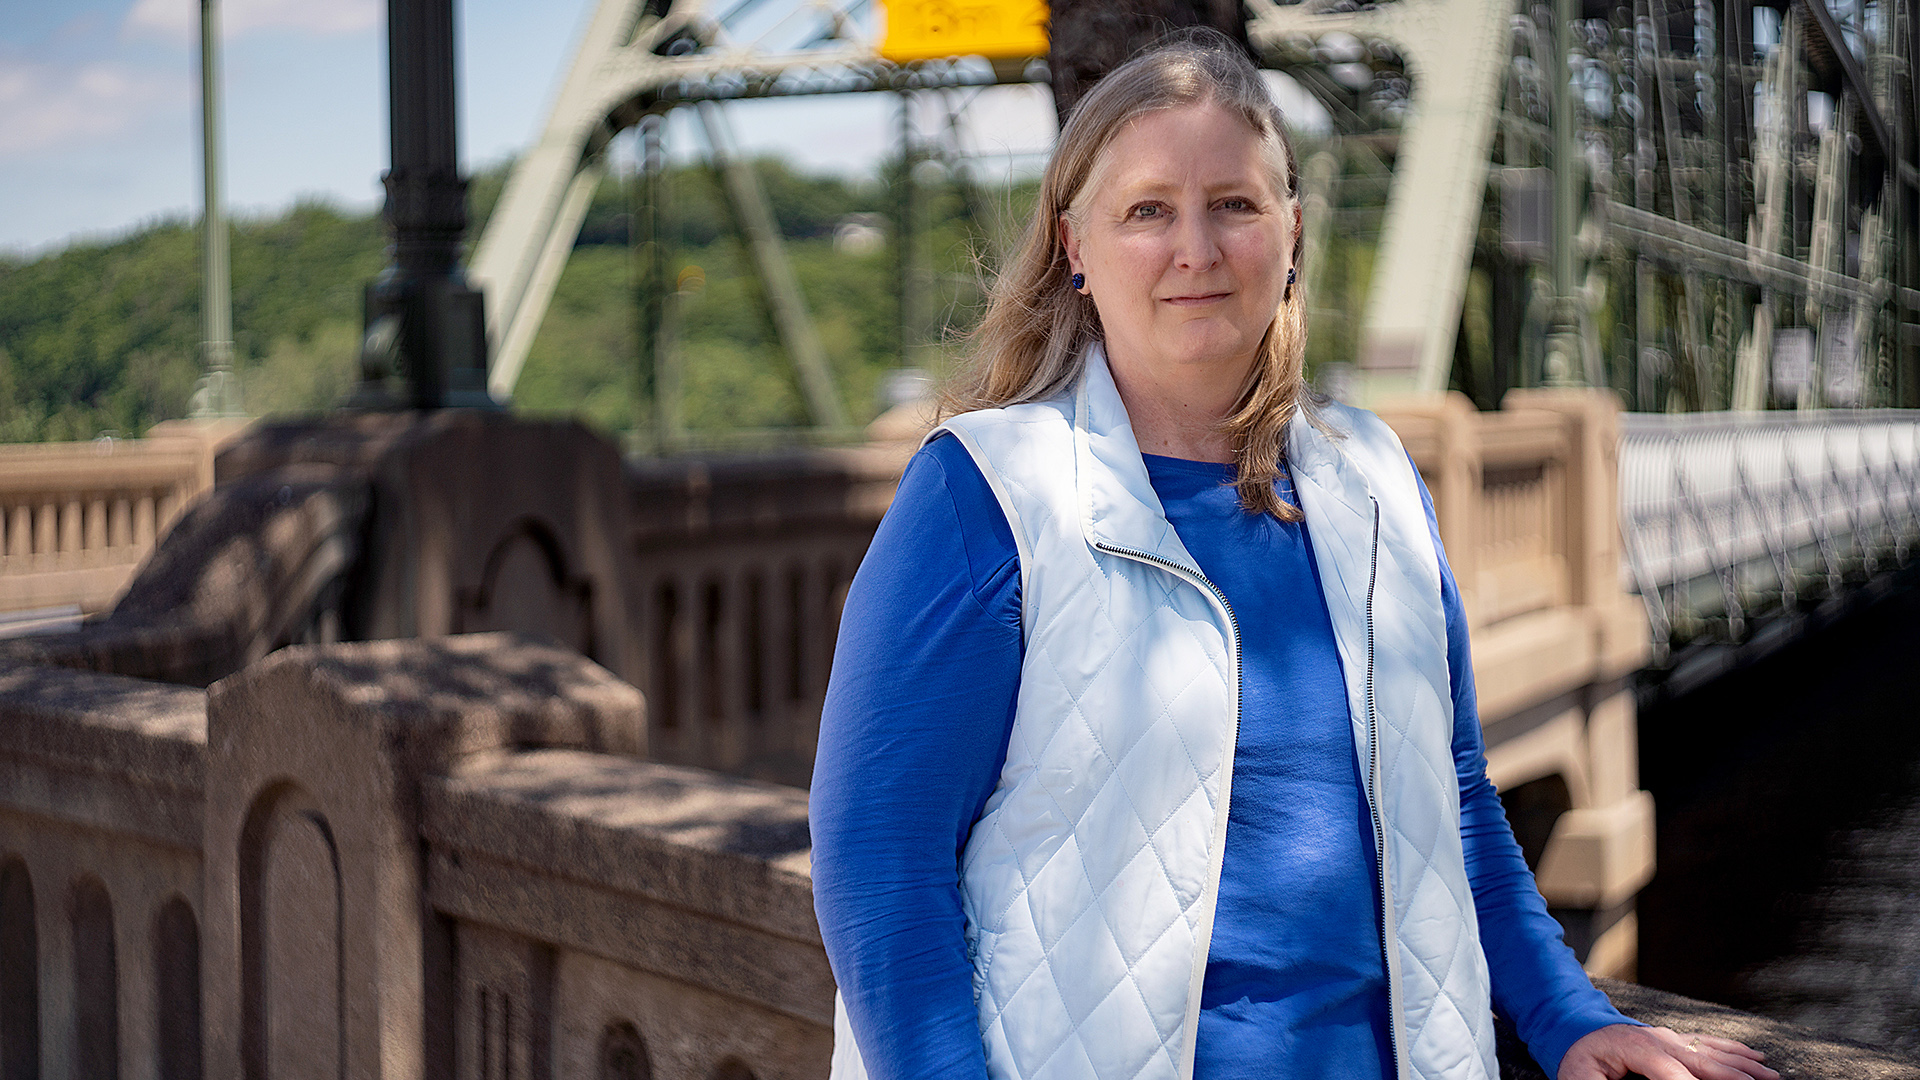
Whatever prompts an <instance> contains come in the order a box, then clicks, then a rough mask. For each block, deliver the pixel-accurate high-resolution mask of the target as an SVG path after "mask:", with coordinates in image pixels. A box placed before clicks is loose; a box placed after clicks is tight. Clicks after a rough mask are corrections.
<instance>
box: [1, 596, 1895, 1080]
mask: <svg viewBox="0 0 1920 1080" xmlns="http://www.w3.org/2000/svg"><path fill="white" fill-rule="evenodd" d="M646 732H647V724H646V718H645V716H644V709H643V706H642V703H641V700H640V697H639V695H638V693H637V692H636V691H635V690H634V689H633V687H631V686H630V685H628V684H627V683H625V682H623V681H622V680H620V679H618V678H616V677H615V676H613V675H612V673H610V672H608V671H606V670H605V669H604V668H601V667H599V666H598V665H595V664H593V663H591V662H590V661H587V660H585V659H583V658H582V657H580V656H579V655H578V654H577V653H576V652H573V651H571V650H568V649H565V648H562V647H560V646H558V645H556V644H554V643H552V642H542V641H538V640H535V639H531V638H527V637H525V636H520V635H513V634H504V633H491V634H480V635H470V636H461V637H449V638H441V639H437V640H430V641H422V640H402V641H388V642H378V643H366V644H335V645H301V646H293V647H290V648H287V649H284V650H281V651H278V652H276V653H274V654H273V655H272V656H270V657H267V658H265V659H264V660H261V661H259V662H257V663H255V664H253V665H251V666H249V667H247V668H246V669H244V670H242V671H241V672H239V673H236V674H234V675H232V676H230V677H228V678H226V679H223V680H221V681H220V682H218V683H216V684H215V685H214V686H213V687H212V688H211V689H210V690H199V689H195V688H191V687H181V686H168V685H160V684H155V683H150V682H143V681H140V680H135V679H129V678H125V677H121V676H113V675H103V674H99V673H95V672H87V671H75V670H71V669H59V668H41V669H33V668H24V669H23V668H15V669H11V670H9V671H7V672H5V673H4V674H0V1076H3V1077H5V1078H6V1080H70V1078H76V1077H77V1078H82V1080H94V1078H102V1080H104V1078H110V1077H126V1078H129V1080H150V1078H151V1080H198V1078H201V1077H212V1078H216V1080H241V1078H242V1077H247V1078H258V1080H283V1078H284V1080H296V1078H298V1080H304V1078H309V1077H311V1078H316V1080H317V1078H322V1077H325V1078H336V1077H347V1076H351V1077H355V1078H362V1077H365V1078H372V1080H382V1078H384V1080H416V1078H418V1080H426V1078H453V1077H459V1078H462V1080H465V1078H473V1080H508V1078H537V1080H546V1078H552V1077H567V1078H576V1077H581V1078H586V1077H594V1078H604V1080H633V1078H652V1077H658V1078H661V1080H746V1078H753V1077H757V1078H760V1080H788V1078H792V1080H801V1078H822V1077H824V1076H825V1075H826V1073H827V1065H828V1061H829V1058H830V1054H831V1034H832V1011H833V979H832V973H831V971H830V970H829V968H828V966H827V962H826V957H825V954H824V952H823V950H822V947H821V943H820V938H819V932H818V930H817V928H816V926H815V924H814V917H813V904H812V895H811V888H810V875H809V869H808V847H809V845H808V838H807V830H806V796H805V793H804V792H802V791H801V790H799V789H797V788H792V787H784V786H779V785H775V784H770V783H765V782H761V781H755V780H749V779H743V778H737V777H728V776H724V775H721V774H718V773H714V772H709V771H706V770H701V769H696V768H689V767H685V766H679V765H671V764H664V763H659V762H654V761H648V760H646V759H645V758H644V757H643V756H641V755H642V754H644V752H645V751H646V737H647V736H646ZM1602 985H1603V987H1604V988H1605V989H1606V990H1607V991H1608V992H1609V993H1610V994H1612V995H1613V996H1614V998H1615V1000H1616V1001H1617V1002H1619V1003H1620V1004H1621V1005H1622V1007H1623V1008H1624V1009H1625V1010H1626V1011H1627V1012H1628V1013H1629V1015H1634V1016H1639V1017H1644V1018H1646V1019H1649V1020H1653V1021H1656V1022H1661V1023H1668V1024H1671V1025H1673V1026H1676V1027H1683V1028H1691V1029H1695V1030H1701V1031H1708V1032H1717V1033H1722V1034H1730V1035H1734V1036H1736V1037H1739V1038H1743V1039H1746V1040H1747V1041H1749V1042H1751V1043H1753V1044H1754V1045H1756V1046H1759V1047H1761V1048H1762V1049H1764V1050H1766V1051H1767V1052H1768V1053H1769V1054H1770V1055H1771V1057H1772V1059H1773V1061H1774V1062H1775V1064H1776V1065H1779V1066H1781V1067H1782V1072H1783V1074H1784V1075H1787V1076H1790V1077H1795V1078H1808V1080H1811V1078H1826V1077H1831V1078H1834V1080H1839V1078H1842V1077H1844V1078H1848V1080H1854V1078H1867V1080H1920V1068H1915V1067H1913V1066H1911V1065H1906V1064H1902V1063H1899V1062H1896V1061H1894V1060H1892V1059H1891V1058H1889V1057H1887V1056H1886V1055H1883V1054H1879V1053H1876V1052H1874V1051H1872V1050H1870V1049H1868V1048H1864V1047H1859V1046H1855V1045H1851V1044H1847V1043H1844V1042H1841V1041H1836V1040H1831V1039H1823V1038H1820V1037H1818V1036H1816V1035H1813V1034H1811V1033H1808V1032H1805V1031H1802V1030H1799V1029H1793V1028H1789V1027H1786V1026H1783V1025H1778V1024H1772V1023H1769V1022H1767V1021H1764V1020H1761V1019H1760V1018H1757V1017H1752V1016H1747V1015H1744V1014H1738V1013H1734V1012H1732V1011H1730V1010H1725V1009H1720V1008H1718V1007H1716V1006H1710V1005H1704V1004H1702V1003H1699V1002H1689V1001H1686V1000H1685V999H1679V998H1674V997H1672V996H1671V995H1663V994H1659V993H1657V992H1653V991H1647V990H1645V989H1643V988H1640V987H1635V986H1632V985H1630V984H1614V983H1607V982H1603V984H1602ZM1503 1061H1504V1063H1505V1067H1504V1068H1503V1075H1505V1076H1509V1077H1536V1076H1538V1075H1539V1073H1538V1070H1537V1069H1533V1068H1532V1066H1531V1063H1530V1062H1528V1061H1527V1060H1526V1058H1525V1055H1524V1051H1523V1050H1520V1049H1518V1048H1517V1047H1516V1046H1514V1045H1512V1044H1511V1043H1509V1045H1507V1046H1506V1047H1505V1048H1504V1050H1503Z"/></svg>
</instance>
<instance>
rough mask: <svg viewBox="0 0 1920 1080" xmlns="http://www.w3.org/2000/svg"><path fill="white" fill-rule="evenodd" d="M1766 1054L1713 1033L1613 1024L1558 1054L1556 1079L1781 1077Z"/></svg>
mask: <svg viewBox="0 0 1920 1080" xmlns="http://www.w3.org/2000/svg"><path fill="white" fill-rule="evenodd" d="M1766 1058H1767V1056H1766V1055H1765V1054H1762V1053H1761V1052H1760V1051H1758V1050H1755V1049H1753V1048H1752V1047H1750V1046H1748V1045H1746V1044H1745V1043H1740V1042H1735V1041H1734V1040H1732V1039H1722V1038H1720V1037H1719V1036H1717V1035H1682V1034H1680V1033H1679V1032H1677V1031H1674V1030H1673V1029H1672V1028H1663V1027H1640V1026H1638V1025H1635V1024H1612V1025H1609V1026H1607V1027H1603V1028H1600V1029H1598V1030H1597V1031H1590V1032H1588V1033H1587V1034H1586V1035H1585V1036H1584V1037H1582V1038H1581V1039H1580V1041H1579V1042H1576V1043H1574V1044H1573V1046H1572V1047H1571V1048H1569V1049H1568V1050H1567V1056H1566V1057H1564V1058H1561V1059H1560V1080H1622V1078H1623V1077H1625V1076H1627V1075H1628V1074H1630V1073H1638V1074H1639V1075H1641V1076H1644V1077H1647V1080H1780V1074H1779V1073H1777V1072H1774V1071H1773V1070H1772V1069H1769V1068H1767V1066H1766V1064H1765V1062H1766Z"/></svg>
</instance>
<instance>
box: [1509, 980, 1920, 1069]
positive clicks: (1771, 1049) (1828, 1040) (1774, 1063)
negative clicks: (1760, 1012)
mask: <svg viewBox="0 0 1920 1080" xmlns="http://www.w3.org/2000/svg"><path fill="white" fill-rule="evenodd" d="M1594 985H1596V986H1598V987H1599V988H1600V989H1601V990H1603V991H1605V992H1606V995H1607V996H1608V997H1609V998H1611V999H1613V1004H1614V1007H1616V1008H1618V1009H1619V1010H1620V1011H1621V1012H1623V1013H1625V1014H1626V1015H1628V1016H1631V1017H1633V1018H1634V1019H1635V1020H1641V1021H1645V1022H1646V1023H1649V1024H1653V1025H1655V1026H1658V1027H1669V1028H1673V1029H1674V1030H1676V1031H1685V1032H1691V1033H1698V1034H1701V1035H1718V1036H1721V1037H1722V1038H1728V1039H1738V1040H1740V1041H1741V1042H1743V1043H1746V1044H1747V1045H1748V1046H1751V1047H1753V1048H1754V1049H1756V1050H1759V1051H1760V1052H1762V1053H1764V1054H1766V1055H1767V1064H1768V1065H1769V1066H1771V1067H1772V1068H1774V1069H1775V1070H1777V1071H1778V1072H1779V1073H1780V1076H1781V1078H1782V1080H1920V1064H1915V1063H1913V1062H1911V1061H1902V1060H1900V1059H1899V1058H1896V1057H1894V1056H1893V1055H1891V1054H1888V1053H1885V1052H1884V1051H1881V1050H1876V1049H1874V1048H1873V1047H1870V1046H1865V1045H1862V1044H1860V1043H1856V1042H1852V1041H1850V1040H1847V1039H1837V1038H1832V1037H1830V1036H1826V1035H1822V1034H1820V1033H1818V1032H1815V1031H1809V1030H1808V1029H1806V1028H1803V1027H1800V1026H1798V1025H1795V1024H1786V1023H1781V1022H1780V1021H1778V1020H1769V1019H1767V1018H1765V1017H1762V1016H1755V1015H1753V1014H1752V1013H1743V1012H1740V1011H1738V1010H1736V1009H1730V1008H1728V1007H1727V1006H1725V1005H1715V1004H1713V1003H1712V1002H1707V1001H1696V1000H1694V999H1693V998H1687V997H1681V996H1680V995H1679V994H1669V993H1667V992H1666V991H1664V990H1655V989H1653V988H1652V987H1648V986H1640V985H1638V984H1636V983H1630V982H1621V981H1619V980H1618V979H1595V980H1594ZM1500 1034H1501V1046H1500V1076H1501V1080H1546V1073H1545V1072H1543V1071H1542V1070H1541V1069H1540V1067H1539V1066H1538V1065H1537V1064H1535V1063H1534V1060H1533V1058H1532V1057H1530V1056H1528V1054H1527V1052H1526V1049H1525V1047H1524V1046H1522V1045H1521V1044H1520V1042H1519V1040H1518V1039H1515V1038H1514V1037H1513V1036H1512V1033H1511V1031H1510V1030H1509V1029H1506V1028H1505V1025H1504V1024H1503V1025H1502V1030H1501V1033H1500Z"/></svg>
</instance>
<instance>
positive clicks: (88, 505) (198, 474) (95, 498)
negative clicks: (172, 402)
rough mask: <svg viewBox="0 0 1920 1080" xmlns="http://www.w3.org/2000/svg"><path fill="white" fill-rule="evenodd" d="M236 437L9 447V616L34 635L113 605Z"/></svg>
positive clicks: (196, 430)
mask: <svg viewBox="0 0 1920 1080" xmlns="http://www.w3.org/2000/svg"><path fill="white" fill-rule="evenodd" d="M237 430H238V426H237V425H235V424H232V423H229V422H216V423H214V424H208V425H202V424H192V423H186V422H173V423H168V424H161V425H158V426H156V427H155V429H154V431H153V432H152V433H151V434H150V435H149V436H148V437H147V438H145V439H96V440H93V441H91V442H83V443H39V444H31V445H15V446H0V616H5V615H11V616H12V618H10V619H8V620H7V622H8V623H9V624H13V625H17V626H21V627H22V628H25V627H26V626H27V625H28V624H29V623H30V622H31V621H32V620H33V619H34V617H35V615H36V614H37V615H38V617H39V619H40V621H49V620H54V619H58V618H60V617H62V616H63V615H64V616H65V617H67V618H72V617H73V616H77V615H83V614H84V615H90V614H93V613H95V612H100V611H105V610H107V609H108V608H110V607H112V606H113V602H114V601H115V600H116V599H117V598H118V597H119V595H120V593H121V592H122V591H123V590H124V589H125V588H126V586H127V583H128V582H129V581H131V580H132V578H133V576H134V573H135V572H136V571H137V570H138V569H139V568H140V564H141V563H142V562H143V561H145V559H146V558H147V556H148V554H149V553H151V552H152V550H153V546H154V544H155V543H156V542H157V541H158V540H159V539H160V538H161V537H163V536H165V535H166V532H167V530H168V529H169V528H170V527H172V525H173V523H174V521H175V520H176V519H178V518H179V516H180V514H181V512H182V511H184V510H185V509H186V508H187V507H188V506H189V505H191V504H192V503H193V502H194V500H196V499H198V498H199V497H200V496H201V495H202V494H204V493H205V492H206V491H207V490H208V489H210V488H212V487H213V460H214V455H215V453H216V452H217V451H218V450H219V448H220V445H221V443H222V442H223V441H224V440H226V439H227V438H230V437H231V436H232V435H234V434H235V433H236V432H237Z"/></svg>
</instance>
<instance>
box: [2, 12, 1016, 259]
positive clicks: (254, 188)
mask: <svg viewBox="0 0 1920 1080" xmlns="http://www.w3.org/2000/svg"><path fill="white" fill-rule="evenodd" d="M591 9H592V0H459V2H458V7H457V10H458V12H459V19H460V30H461V39H462V40H461V85H460V89H461V137H460V149H461V155H462V157H463V159H464V160H465V162H466V163H467V164H468V165H469V166H471V165H474V164H486V163H489V162H493V161H498V160H499V159H501V158H503V157H505V156H507V155H509V154H512V153H514V152H515V151H516V150H518V149H519V148H521V147H523V146H525V145H527V144H528V143H529V142H530V141H531V140H532V138H533V136H534V134H535V133H536V132H537V130H538V128H539V125H540V124H541V123H542V122H543V121H544V120H545V117H546V111H547V107H548V104H549V102H550V101H551V98H552V95H553V93H554V90H555V88H556V87H557V85H558V82H559V79H560V77H561V75H562V72H563V69H564V65H565V64H566V63H567V62H568V61H570V60H571V59H572V56H573V53H574V50H575V49H576V48H577V45H578V36H579V34H580V32H581V30H582V28H583V27H584V24H585V22H586V19H587V18H588V16H589V15H590V14H591ZM198 11H199V5H198V2H197V0H50V2H49V0H40V2H32V0H16V2H9V3H0V250H5V251H10V252H13V253H15V254H22V253H33V252H38V251H45V250H49V249H52V248H57V247H60V246H62V245H64V244H66V243H69V242H71V241H72V240H74V239H76V238H83V237H88V236H101V235H112V234H115V233H120V232H124V231H126V230H127V229H128V228H131V227H134V226H137V225H138V224H140V223H141V222H144V221H149V220H152V219H154V218H156V217H161V216H167V215H173V216H189V215H197V213H198V210H197V206H198V203H199V185H200V179H199V156H198V142H197V139H198V127H199V82H198V78H199V77H198V73H197V69H196V67H195V66H194V65H195V56H194V53H195V42H196V41H197V40H198V34H199V31H198V21H197V20H198ZM222 11H223V16H222V17H223V19H224V22H225V35H224V37H225V41H226V44H225V56H224V58H223V60H224V65H225V73H224V74H225V85H226V93H227V115H226V121H225V126H226V151H227V166H226V183H227V195H228V202H229V204H230V205H231V206H232V207H234V208H235V209H236V210H239V211H241V212H271V211H275V210H278V209H281V208H283V207H285V206H287V205H289V204H290V203H292V202H293V201H295V200H296V199H299V198H302V197H316V196H317V197H322V198H326V199H329V200H332V201H334V202H336V203H339V204H342V205H347V206H353V207H361V208H371V207H373V206H375V205H377V199H378V194H379V175H380V171H381V170H382V169H383V168H384V167H385V165H386V67H385V53H384V48H385V23H386V14H385V12H386V7H385V4H384V2H383V0H223V5H222ZM1049 108H1050V107H1049V105H1048V103H1047V101H1046V98H1045V95H1044V93H1043V92H1042V91H1040V90H1038V89H1037V88H1025V87H1013V88H1005V89H1001V90H997V91H994V92H992V93H990V94H989V95H988V96H987V97H986V98H984V99H982V100H981V101H980V102H977V103H976V104H975V106H974V107H973V108H972V109H971V110H970V115H971V116H972V117H973V118H974V125H973V127H974V130H975V132H976V133H978V135H979V138H980V141H982V142H983V143H986V144H991V145H993V146H997V147H999V148H1002V149H1005V148H1011V149H1014V150H1035V149H1044V147H1045V146H1046V143H1047V140H1048V139H1049V138H1050V128H1051V121H1050V113H1049V111H1048V110H1049ZM891 109H892V104H891V103H890V102H889V101H888V100H887V99H886V97H885V96H884V95H853V96H842V97H835V98H831V99H805V100H786V101H779V102H755V103H748V104H743V105H740V106H738V107H736V108H735V110H734V127H735V128H736V130H737V132H738V134H739V137H740V141H741V142H742V143H743V144H744V145H745V146H746V147H748V148H752V149H755V150H761V151H768V152H776V153H784V154H785V155H787V156H788V157H790V158H794V159H796V160H797V161H798V162H799V163H800V164H801V165H803V166H805V167H808V168H812V169H817V170H832V171H839V172H845V173H856V174H858V173H864V172H867V171H870V170H871V168H872V167H873V164H874V162H875V161H876V160H877V158H878V157H879V155H880V154H881V153H883V152H884V150H885V147H886V144H887V140H888V138H889V136H890V133H891V130H892V120H891V115H892V113H891ZM669 138H670V139H672V138H673V133H671V132H670V135H669ZM676 141H677V143H678V144H679V146H680V147H683V148H684V147H687V146H688V145H689V140H688V139H687V138H685V137H682V138H679V139H677V140H676Z"/></svg>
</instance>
